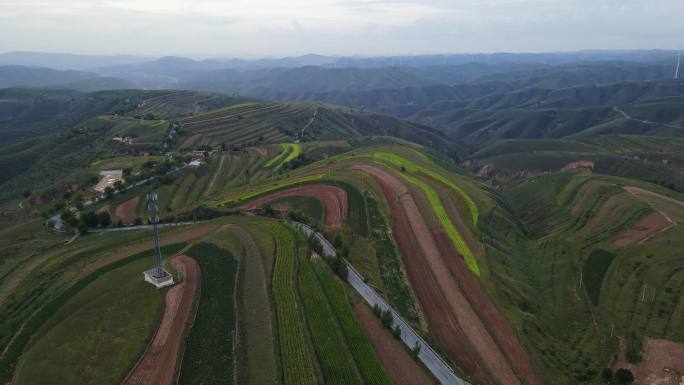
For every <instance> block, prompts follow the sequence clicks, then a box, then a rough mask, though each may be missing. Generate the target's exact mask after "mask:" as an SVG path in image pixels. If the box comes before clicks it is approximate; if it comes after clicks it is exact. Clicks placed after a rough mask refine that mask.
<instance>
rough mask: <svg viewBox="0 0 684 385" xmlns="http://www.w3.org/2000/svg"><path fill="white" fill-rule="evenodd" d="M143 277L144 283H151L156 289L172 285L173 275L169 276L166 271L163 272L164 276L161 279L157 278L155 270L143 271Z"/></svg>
mask: <svg viewBox="0 0 684 385" xmlns="http://www.w3.org/2000/svg"><path fill="white" fill-rule="evenodd" d="M143 276H144V277H145V282H149V283H151V284H152V285H154V287H156V288H157V289H161V288H162V287H167V286H171V285H173V275H171V274H169V273H168V272H167V271H166V270H164V275H162V276H161V277H159V276H157V268H152V269H149V270H145V271H144V272H143Z"/></svg>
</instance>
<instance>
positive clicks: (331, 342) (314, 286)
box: [299, 249, 362, 385]
mask: <svg viewBox="0 0 684 385" xmlns="http://www.w3.org/2000/svg"><path fill="white" fill-rule="evenodd" d="M299 295H300V297H301V299H302V304H303V305H304V309H305V313H306V320H307V323H308V324H309V333H310V335H311V342H312V343H313V346H314V350H315V351H316V356H317V357H318V362H319V363H320V365H321V370H322V371H323V378H324V380H325V383H326V384H339V385H352V384H361V383H362V381H361V379H360V378H359V375H358V373H357V370H356V365H355V364H354V359H353V358H352V356H351V353H350V352H349V347H348V346H347V344H346V342H345V340H344V336H343V334H342V330H341V328H340V325H339V324H338V321H337V317H336V316H335V313H334V312H333V308H332V307H331V306H330V303H328V299H327V297H326V296H325V293H324V292H323V290H322V289H321V286H320V284H319V283H318V279H317V278H316V274H315V273H314V271H313V268H312V266H311V263H310V262H309V261H308V260H307V258H306V249H302V250H301V251H300V254H299Z"/></svg>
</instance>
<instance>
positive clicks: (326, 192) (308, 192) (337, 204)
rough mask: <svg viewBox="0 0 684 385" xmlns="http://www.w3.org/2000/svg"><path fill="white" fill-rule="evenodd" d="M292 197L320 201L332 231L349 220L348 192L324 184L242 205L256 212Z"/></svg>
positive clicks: (282, 192)
mask: <svg viewBox="0 0 684 385" xmlns="http://www.w3.org/2000/svg"><path fill="white" fill-rule="evenodd" d="M292 196H304V197H311V198H315V199H318V200H320V201H321V203H323V207H324V210H325V215H324V216H325V224H326V225H327V226H328V227H329V228H330V229H332V230H336V229H339V228H341V227H342V222H343V221H344V220H345V219H346V218H347V212H348V209H349V208H348V204H347V192H346V191H344V189H342V188H340V187H337V186H329V185H324V184H311V185H304V186H297V187H292V188H288V189H287V190H281V191H276V192H274V193H272V194H268V195H266V196H263V197H260V198H257V199H254V200H252V201H249V202H247V203H245V204H244V205H242V207H243V208H244V209H247V210H254V209H257V208H259V207H261V206H263V205H265V204H266V203H268V202H272V201H274V200H277V199H280V198H285V197H292Z"/></svg>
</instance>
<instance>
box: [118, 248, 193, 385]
mask: <svg viewBox="0 0 684 385" xmlns="http://www.w3.org/2000/svg"><path fill="white" fill-rule="evenodd" d="M171 265H172V266H173V267H174V268H175V269H176V270H177V271H178V272H179V273H180V275H181V277H182V281H181V282H180V283H178V284H176V285H175V286H172V287H171V288H170V289H169V290H168V291H167V293H166V299H165V306H164V315H163V316H162V320H161V323H160V324H159V329H157V333H156V334H155V336H154V340H153V341H152V343H151V344H150V346H148V348H147V351H145V353H144V354H143V356H142V358H141V359H140V361H138V364H137V365H136V367H135V368H134V369H133V370H132V371H131V373H130V374H129V375H128V377H127V378H126V379H125V380H124V382H123V383H124V384H125V385H148V384H155V385H172V384H173V383H174V382H175V380H176V368H177V366H178V351H179V349H180V348H181V345H182V338H183V332H184V330H185V328H186V326H187V324H188V320H189V319H190V315H191V313H192V307H193V303H194V300H195V296H196V293H197V287H198V286H199V274H200V271H199V266H198V265H197V262H195V260H194V259H192V258H190V257H187V256H184V255H179V256H176V257H174V258H173V259H171Z"/></svg>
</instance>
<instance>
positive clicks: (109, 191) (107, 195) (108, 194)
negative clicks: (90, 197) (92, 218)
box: [104, 186, 114, 199]
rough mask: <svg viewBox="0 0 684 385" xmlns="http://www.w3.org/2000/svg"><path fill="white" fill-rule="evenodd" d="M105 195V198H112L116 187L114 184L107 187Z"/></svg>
mask: <svg viewBox="0 0 684 385" xmlns="http://www.w3.org/2000/svg"><path fill="white" fill-rule="evenodd" d="M104 195H105V198H107V199H109V198H111V197H112V195H114V189H113V188H112V186H107V187H105V189H104Z"/></svg>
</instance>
